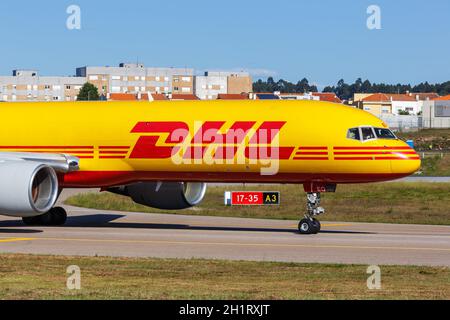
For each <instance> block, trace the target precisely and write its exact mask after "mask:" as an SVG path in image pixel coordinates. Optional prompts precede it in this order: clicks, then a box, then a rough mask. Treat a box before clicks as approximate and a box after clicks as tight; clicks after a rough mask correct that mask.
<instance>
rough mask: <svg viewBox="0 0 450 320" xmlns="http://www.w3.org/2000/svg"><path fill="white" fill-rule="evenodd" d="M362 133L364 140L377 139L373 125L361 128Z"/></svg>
mask: <svg viewBox="0 0 450 320" xmlns="http://www.w3.org/2000/svg"><path fill="white" fill-rule="evenodd" d="M361 134H362V138H363V141H366V140H371V139H375V133H374V132H373V130H372V128H371V127H364V128H361Z"/></svg>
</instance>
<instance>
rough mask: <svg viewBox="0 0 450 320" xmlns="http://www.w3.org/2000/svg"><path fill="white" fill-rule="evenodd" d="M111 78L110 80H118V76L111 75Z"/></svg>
mask: <svg viewBox="0 0 450 320" xmlns="http://www.w3.org/2000/svg"><path fill="white" fill-rule="evenodd" d="M111 79H112V80H120V76H112V77H111Z"/></svg>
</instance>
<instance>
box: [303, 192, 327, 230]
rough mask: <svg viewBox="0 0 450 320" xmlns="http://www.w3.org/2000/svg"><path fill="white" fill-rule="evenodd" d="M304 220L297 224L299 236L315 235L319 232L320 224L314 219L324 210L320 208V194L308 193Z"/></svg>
mask: <svg viewBox="0 0 450 320" xmlns="http://www.w3.org/2000/svg"><path fill="white" fill-rule="evenodd" d="M306 198H307V204H306V214H305V218H304V219H302V220H301V221H300V223H299V224H298V231H300V233H301V234H316V233H318V232H319V231H320V228H321V225H320V222H319V221H318V220H317V219H316V218H315V217H316V216H319V215H321V214H324V213H325V209H324V208H322V207H320V192H308V193H307V196H306Z"/></svg>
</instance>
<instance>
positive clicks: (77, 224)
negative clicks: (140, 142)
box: [0, 191, 450, 266]
mask: <svg viewBox="0 0 450 320" xmlns="http://www.w3.org/2000/svg"><path fill="white" fill-rule="evenodd" d="M70 194H71V192H70V191H69V192H66V193H65V194H64V195H63V197H62V200H64V198H65V197H66V196H68V195H70ZM66 208H67V209H68V212H69V219H68V222H67V224H66V225H65V226H63V227H27V226H24V225H23V224H22V222H21V220H20V219H17V218H8V217H0V252H3V253H32V254H54V255H83V256H94V255H99V256H117V257H159V258H193V257H194V258H213V259H231V260H258V261H288V262H320V263H355V264H396V265H427V266H450V226H421V225H392V224H369V223H346V222H342V223H340V222H339V223H338V222H329V223H327V222H323V228H322V232H321V233H319V234H317V235H308V236H306V235H300V234H298V232H297V231H296V229H297V221H286V220H263V219H240V218H222V217H200V216H185V215H164V214H144V213H123V212H104V211H95V210H91V209H80V208H74V207H67V206H66Z"/></svg>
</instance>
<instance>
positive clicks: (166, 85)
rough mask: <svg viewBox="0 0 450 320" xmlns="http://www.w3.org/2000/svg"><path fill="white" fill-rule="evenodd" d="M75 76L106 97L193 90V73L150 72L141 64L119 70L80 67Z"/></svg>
mask: <svg viewBox="0 0 450 320" xmlns="http://www.w3.org/2000/svg"><path fill="white" fill-rule="evenodd" d="M76 74H77V76H78V77H85V78H86V79H87V81H88V82H90V83H92V84H94V85H95V86H96V87H97V88H98V91H99V94H100V95H103V96H105V97H108V96H109V95H110V94H111V93H131V94H138V93H143V92H150V93H165V94H169V93H172V92H174V93H184V94H192V93H193V88H194V70H193V69H188V68H147V67H145V66H144V65H143V64H139V63H138V64H136V63H134V64H131V63H121V64H120V65H119V66H118V67H109V66H106V67H81V68H77V70H76Z"/></svg>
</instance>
